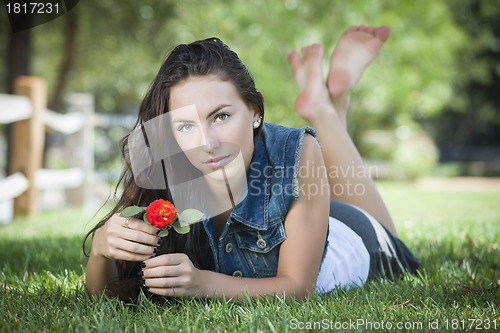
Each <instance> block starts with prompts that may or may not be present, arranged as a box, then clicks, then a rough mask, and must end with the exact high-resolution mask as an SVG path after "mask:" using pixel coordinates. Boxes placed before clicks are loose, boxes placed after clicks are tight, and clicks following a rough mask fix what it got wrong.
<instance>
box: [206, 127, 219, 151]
mask: <svg viewBox="0 0 500 333" xmlns="http://www.w3.org/2000/svg"><path fill="white" fill-rule="evenodd" d="M201 135H202V138H201V142H202V147H201V148H202V149H203V151H204V152H206V153H213V152H214V151H215V150H217V148H219V146H220V140H219V135H218V133H217V131H216V130H214V129H212V128H205V129H204V130H203V131H202V133H201Z"/></svg>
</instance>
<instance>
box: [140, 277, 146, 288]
mask: <svg viewBox="0 0 500 333" xmlns="http://www.w3.org/2000/svg"><path fill="white" fill-rule="evenodd" d="M144 283H146V280H144V278H141V279H140V280H139V284H140V285H141V286H143V285H144Z"/></svg>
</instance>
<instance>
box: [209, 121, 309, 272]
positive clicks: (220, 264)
mask: <svg viewBox="0 0 500 333" xmlns="http://www.w3.org/2000/svg"><path fill="white" fill-rule="evenodd" d="M305 133H310V134H312V135H313V136H314V137H315V136H316V132H315V130H314V129H312V128H310V127H304V128H302V129H295V128H288V127H284V126H279V125H275V124H270V123H264V124H263V128H262V133H261V135H260V137H259V138H258V139H257V141H256V143H255V150H254V155H253V158H252V162H251V164H250V169H249V172H248V175H247V181H248V194H247V196H246V197H245V198H244V199H243V200H242V201H241V202H239V203H238V204H236V206H235V207H234V208H233V210H232V212H231V214H230V215H229V218H228V220H227V221H226V225H225V226H224V228H223V230H222V232H221V234H220V237H219V239H218V240H216V237H215V228H214V224H213V221H212V219H208V220H205V221H203V227H204V229H205V231H206V234H207V236H208V242H209V244H210V248H211V251H212V255H213V260H214V264H215V267H214V268H215V271H216V272H220V273H223V274H227V275H234V276H243V277H253V278H260V277H273V276H276V273H277V270H278V255H279V249H280V245H281V243H283V241H284V240H285V239H286V234H285V228H284V225H283V222H284V220H285V217H286V215H287V212H288V209H289V207H290V205H291V204H292V201H293V200H298V199H299V185H298V181H297V172H298V166H299V159H300V152H301V148H302V142H303V139H304V135H305Z"/></svg>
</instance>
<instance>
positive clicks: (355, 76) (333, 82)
mask: <svg viewBox="0 0 500 333" xmlns="http://www.w3.org/2000/svg"><path fill="white" fill-rule="evenodd" d="M389 34H390V29H389V27H387V26H385V25H382V26H380V27H378V28H374V27H365V26H359V27H356V26H353V27H351V28H349V29H348V30H347V31H346V32H344V33H343V34H342V36H341V37H340V39H339V41H338V43H337V46H336V47H335V51H334V52H333V54H332V57H331V59H330V71H329V73H328V77H327V79H326V84H327V87H328V91H329V92H330V98H331V99H332V102H333V105H334V107H335V109H336V110H337V112H338V113H339V116H340V118H341V119H342V120H343V121H344V124H345V116H346V113H347V107H348V106H349V93H350V91H351V89H352V88H353V87H354V86H355V85H356V83H357V82H358V81H359V79H360V78H361V76H362V75H363V73H364V71H365V69H366V67H368V65H369V64H370V63H371V62H372V61H373V60H374V59H375V58H376V57H377V55H378V54H379V52H380V49H381V48H382V46H383V45H384V42H385V41H386V40H387V38H389Z"/></svg>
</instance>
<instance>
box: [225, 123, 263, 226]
mask: <svg viewBox="0 0 500 333" xmlns="http://www.w3.org/2000/svg"><path fill="white" fill-rule="evenodd" d="M264 125H265V124H264ZM264 129H265V128H263V131H262V133H261V135H260V138H257V139H256V144H255V148H254V149H255V151H254V154H253V157H252V161H251V163H250V168H249V172H248V176H247V185H248V193H247V197H246V198H244V199H243V200H242V201H240V202H239V203H237V204H236V206H234V208H233V211H232V212H231V215H230V218H232V219H234V220H236V221H238V222H240V223H242V224H244V225H246V226H248V227H251V228H254V229H258V230H266V229H267V228H268V225H269V214H268V209H267V208H268V207H267V204H268V201H269V177H270V174H269V173H270V169H271V168H270V167H268V166H269V158H268V156H267V155H268V154H267V150H266V147H265V142H264V141H265V136H264V132H265V131H264ZM252 181H257V184H258V190H257V189H256V188H254V187H253V186H251V184H252V183H251V182H252ZM256 190H257V192H258V193H255V191H256Z"/></svg>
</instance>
